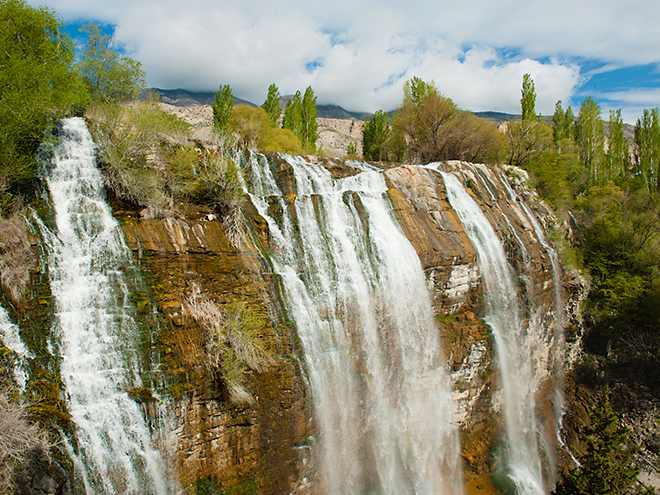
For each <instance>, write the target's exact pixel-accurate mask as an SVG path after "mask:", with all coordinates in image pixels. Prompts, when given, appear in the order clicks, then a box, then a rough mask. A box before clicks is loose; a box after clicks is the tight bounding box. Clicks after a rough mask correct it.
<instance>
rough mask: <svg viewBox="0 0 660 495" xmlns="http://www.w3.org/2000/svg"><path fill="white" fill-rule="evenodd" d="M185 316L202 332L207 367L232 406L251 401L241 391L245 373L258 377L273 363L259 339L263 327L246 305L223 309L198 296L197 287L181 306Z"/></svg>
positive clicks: (242, 390)
mask: <svg viewBox="0 0 660 495" xmlns="http://www.w3.org/2000/svg"><path fill="white" fill-rule="evenodd" d="M183 308H184V314H186V315H187V316H188V317H190V318H192V319H193V320H194V321H195V322H196V323H197V324H198V325H199V326H200V328H201V329H202V330H203V331H204V334H205V340H206V364H207V366H208V367H209V368H210V369H212V370H213V371H214V373H218V374H219V376H220V377H221V379H222V381H223V382H224V383H225V385H226V388H227V391H228V393H229V397H230V400H231V402H233V403H235V404H246V403H251V402H252V397H251V395H250V394H249V392H248V391H247V390H246V389H245V387H244V377H245V372H246V371H247V369H248V368H249V369H251V370H253V371H256V372H258V373H261V372H263V371H266V370H267V369H268V368H269V367H270V366H272V365H273V364H274V363H275V360H274V359H273V357H272V356H271V354H270V352H269V351H268V350H267V349H266V348H265V346H264V344H263V340H262V337H261V332H262V329H263V328H264V326H265V324H264V322H263V320H262V319H261V318H260V317H259V316H257V315H256V314H255V313H254V312H253V311H252V310H251V309H250V308H249V307H248V306H247V305H246V304H245V303H242V302H232V303H229V304H227V305H225V306H220V305H219V304H218V303H216V302H214V301H212V300H210V299H209V298H208V297H206V296H205V295H203V294H201V292H200V290H199V288H198V287H195V288H194V289H193V292H192V294H191V295H190V297H189V298H188V299H187V300H186V301H185V302H184V304H183Z"/></svg>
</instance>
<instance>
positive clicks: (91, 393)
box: [38, 118, 170, 495]
mask: <svg viewBox="0 0 660 495" xmlns="http://www.w3.org/2000/svg"><path fill="white" fill-rule="evenodd" d="M46 180H47V183H48V187H49V190H50V195H51V198H52V204H53V208H54V211H55V215H56V218H55V222H56V229H55V230H54V231H53V232H51V231H50V230H49V229H48V228H46V226H45V225H44V224H43V223H42V222H40V221H38V224H39V227H40V229H41V233H42V236H43V238H44V242H45V243H46V245H47V248H48V270H49V274H50V286H51V291H52V294H53V300H54V301H55V306H56V309H55V311H56V314H55V319H56V323H55V328H54V333H55V335H57V341H58V342H57V343H56V344H55V345H53V346H52V347H53V349H52V352H53V353H55V354H60V355H61V356H62V363H61V369H60V373H61V377H62V380H63V382H64V384H65V385H66V393H67V406H68V409H69V412H70V414H71V419H72V421H73V423H74V424H75V440H74V441H67V444H66V447H67V449H68V450H69V453H70V455H71V456H72V458H73V460H74V464H75V470H76V478H77V480H78V482H79V483H81V484H82V485H83V486H84V489H85V491H86V493H95V494H108V495H111V494H112V495H114V494H119V493H124V494H154V493H156V494H165V493H169V492H170V490H169V489H168V483H167V482H166V480H165V476H164V473H163V461H162V459H161V457H160V455H159V453H158V452H157V451H156V450H155V449H154V448H153V447H152V446H151V435H150V431H149V428H148V427H147V425H146V423H145V420H144V418H143V416H142V414H141V412H140V409H139V407H138V405H137V404H136V403H135V402H134V401H133V400H131V399H130V398H129V396H128V394H127V392H126V391H127V389H129V388H130V387H139V386H140V385H141V383H140V380H139V377H138V376H137V375H136V374H135V372H134V370H137V366H136V356H135V350H134V348H133V346H134V345H135V344H136V342H137V340H138V335H137V328H136V325H135V324H134V322H133V320H132V318H131V316H130V314H129V312H128V311H127V310H126V309H125V305H126V302H127V301H126V296H127V291H126V288H125V286H124V284H123V279H122V274H121V272H120V270H119V268H118V267H119V266H121V265H122V264H123V263H128V262H130V256H129V252H128V250H127V248H126V247H125V246H124V244H123V241H122V239H121V237H120V234H119V232H118V229H117V224H116V221H115V220H114V218H113V217H112V214H111V212H110V209H109V207H108V205H107V203H106V201H105V197H104V193H103V189H102V180H101V175H100V173H99V171H98V170H97V168H96V165H95V159H94V145H93V142H92V140H91V136H90V135H89V132H88V131H87V128H86V126H85V122H84V120H82V119H79V118H76V119H66V120H64V121H63V129H62V136H61V140H60V142H59V144H58V145H57V146H56V147H55V148H54V159H53V168H52V170H51V171H50V173H49V174H48V176H47V178H46Z"/></svg>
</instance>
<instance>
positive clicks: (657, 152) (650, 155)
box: [635, 107, 660, 190]
mask: <svg viewBox="0 0 660 495" xmlns="http://www.w3.org/2000/svg"><path fill="white" fill-rule="evenodd" d="M635 162H636V163H635V165H636V169H637V170H636V171H637V172H638V173H639V174H641V175H642V177H643V178H644V182H645V184H646V187H647V188H648V189H649V190H650V189H651V188H654V187H655V188H658V187H660V181H659V180H658V174H659V173H660V112H659V110H658V108H657V107H656V108H654V109H653V110H650V111H649V110H644V113H643V115H642V117H640V118H639V119H637V124H636V125H635Z"/></svg>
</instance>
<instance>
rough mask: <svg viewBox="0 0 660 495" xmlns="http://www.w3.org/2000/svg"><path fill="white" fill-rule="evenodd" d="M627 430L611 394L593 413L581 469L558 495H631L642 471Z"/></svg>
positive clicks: (568, 476) (559, 488)
mask: <svg viewBox="0 0 660 495" xmlns="http://www.w3.org/2000/svg"><path fill="white" fill-rule="evenodd" d="M629 435H630V434H629V431H628V429H627V428H625V427H623V426H622V425H620V424H619V415H618V414H617V413H616V412H614V410H613V409H612V406H611V404H610V400H609V391H608V392H606V393H605V395H604V396H603V397H602V398H601V400H600V404H599V405H598V407H597V408H596V410H595V411H594V412H593V414H592V417H591V425H590V426H588V427H587V428H586V431H585V437H584V443H585V449H584V454H581V455H578V459H577V460H578V462H579V463H580V466H579V467H578V468H577V469H574V470H573V471H570V472H569V473H566V474H565V475H564V476H563V477H562V479H561V480H560V482H559V483H558V484H557V488H556V489H555V491H554V492H553V493H554V494H555V495H621V494H625V493H630V491H631V489H632V488H633V487H634V485H635V484H636V483H637V476H638V475H639V471H640V468H639V466H637V464H636V463H635V462H634V460H633V456H634V455H635V453H636V452H637V448H636V446H635V445H634V444H633V443H632V442H631V441H630V439H629Z"/></svg>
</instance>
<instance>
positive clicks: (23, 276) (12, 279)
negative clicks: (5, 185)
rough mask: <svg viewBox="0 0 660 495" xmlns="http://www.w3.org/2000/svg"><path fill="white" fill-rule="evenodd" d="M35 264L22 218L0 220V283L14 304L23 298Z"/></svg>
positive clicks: (25, 225) (34, 257) (19, 216)
mask: <svg viewBox="0 0 660 495" xmlns="http://www.w3.org/2000/svg"><path fill="white" fill-rule="evenodd" d="M35 263H36V256H35V255H34V253H33V252H32V248H31V247H30V242H29V241H28V236H27V224H26V223H25V220H24V218H23V217H22V216H21V215H14V216H13V217H12V218H11V219H9V220H6V219H0V281H1V282H2V286H3V288H4V289H5V290H6V291H7V292H8V293H9V295H10V297H11V299H12V300H13V301H14V302H16V303H18V302H19V301H20V299H21V298H22V297H23V294H24V293H25V288H26V287H27V284H28V282H29V281H30V270H31V269H32V268H34V266H35Z"/></svg>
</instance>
